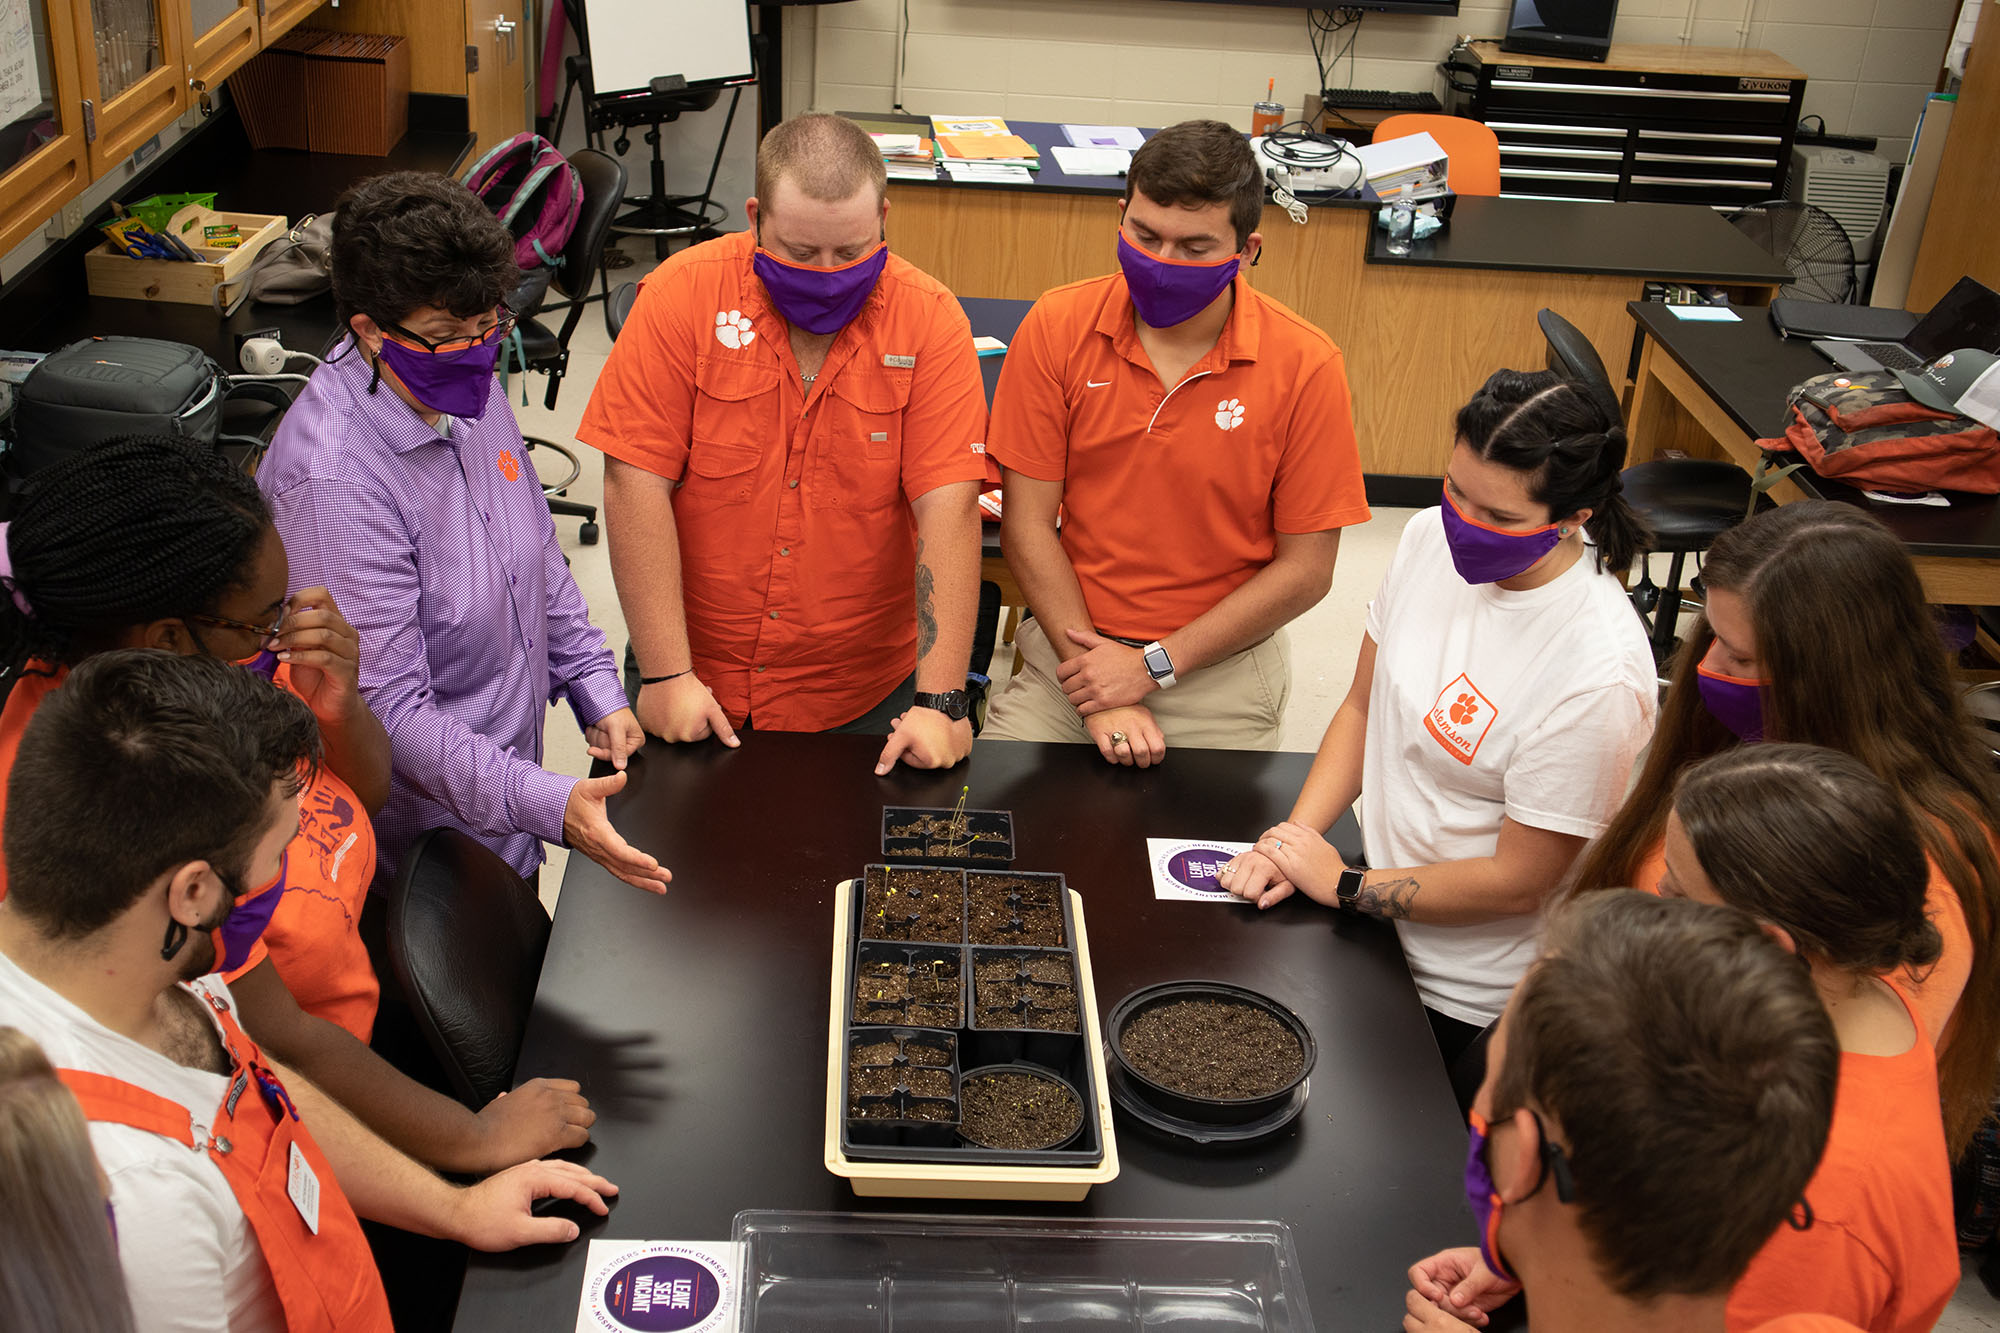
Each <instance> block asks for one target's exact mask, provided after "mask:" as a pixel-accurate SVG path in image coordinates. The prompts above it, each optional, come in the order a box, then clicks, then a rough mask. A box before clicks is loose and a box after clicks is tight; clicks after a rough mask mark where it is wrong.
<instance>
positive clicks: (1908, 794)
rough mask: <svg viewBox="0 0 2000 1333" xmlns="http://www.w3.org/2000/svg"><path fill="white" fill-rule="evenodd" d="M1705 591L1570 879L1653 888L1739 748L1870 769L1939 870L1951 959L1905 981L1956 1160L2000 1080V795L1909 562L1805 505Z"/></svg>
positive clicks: (1937, 909) (1708, 568)
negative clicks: (1720, 763) (1614, 805)
mask: <svg viewBox="0 0 2000 1333" xmlns="http://www.w3.org/2000/svg"><path fill="white" fill-rule="evenodd" d="M1702 582H1703V585H1704V586H1705V587H1706V589H1707V593H1706V597H1705V601H1706V603H1707V606H1706V610H1705V611H1704V612H1703V613H1702V614H1701V615H1699V616H1697V617H1696V619H1695V622H1694V625H1693V627H1692V628H1691V629H1690V630H1689V631H1688V633H1687V636H1686V637H1685V639H1684V640H1683V641H1682V645H1681V649H1680V652H1679V654H1678V655H1677V656H1676V658H1675V663H1674V673H1673V684H1672V686H1671V687H1670V688H1669V689H1668V691H1667V697H1666V701H1665V703H1663V704H1662V705H1661V708H1660V721H1659V727H1658V730H1657V731H1656V732H1655V733H1654V736H1653V744H1652V747H1651V749H1649V750H1648V751H1647V754H1646V762H1645V765H1644V767H1643V768H1641V770H1640V772H1639V776H1638V778H1637V780H1636V781H1635V783H1634V784H1633V787H1632V790H1631V792H1630V793H1629V794H1628V796H1627V797H1626V800H1625V803H1624V805H1623V806H1622V807H1621V808H1620V810H1619V811H1618V813H1617V815H1615V816H1614V817H1613V818H1612V821H1611V824H1610V826H1609V827H1608V828H1606V829H1605V831H1604V833H1603V834H1602V835H1601V836H1600V837H1599V838H1598V839H1597V840H1596V841H1595V842H1594V843H1592V844H1591V845H1590V846H1589V847H1587V848H1585V849H1584V852H1583V855H1582V856H1580V857H1579V858H1578V859H1577V868H1576V871H1575V875H1574V878H1573V880H1572V882H1573V883H1574V884H1575V885H1576V886H1577V887H1579V888H1583V889H1596V888H1607V887H1612V886H1618V885H1636V886H1637V887H1639V888H1642V889H1652V888H1654V887H1655V886H1656V885H1657V883H1658V881H1659V878H1660V849H1661V844H1662V841H1663V839H1664V837H1665V834H1666V821H1667V809H1668V806H1669V804H1670V797H1671V794H1672V792H1673V787H1674V781H1675V779H1676V778H1677V777H1678V776H1679V774H1680V772H1681V771H1682V770H1683V769H1685V768H1687V767H1688V766H1689V765H1690V764H1693V763H1695V762H1697V761H1698V760H1701V759H1703V758H1705V757H1707V756H1709V755H1713V754H1719V753H1721V752H1722V751H1724V750H1726V749H1729V748H1731V747H1732V746H1735V745H1737V744H1738V743H1739V742H1743V741H1754V740H1774V741H1797V742H1801V743H1804V744H1809V745H1824V746H1826V747H1828V748H1829V749H1834V750H1839V751H1842V752H1843V753H1846V754H1850V755H1853V756H1854V757H1855V758H1856V759H1859V760H1860V761H1861V762H1862V763H1863V764H1865V765H1866V766H1867V767H1868V769H1869V771H1870V772H1872V773H1874V774H1875V776H1876V777H1878V778H1880V779H1882V781H1883V782H1885V783H1887V784H1888V786H1889V788H1890V789H1891V790H1892V791H1895V792H1897V793H1899V794H1900V795H1901V796H1902V798H1903V800H1904V801H1905V803H1906V804H1907V805H1908V807H1909V809H1910V810H1911V811H1912V813H1913V814H1915V815H1916V816H1918V819H1917V827H1918V830H1919V831H1920V832H1921V833H1922V835H1923V841H1924V849H1925V851H1926V853H1928V855H1929V857H1930V863H1931V883H1930V916H1931V921H1932V923H1933V924H1934V925H1935V926H1936V927H1937V929H1938V933H1939V934H1940V935H1941V936H1942V937H1943V939H1944V953H1943V955H1942V956H1941V957H1940V958H1939V959H1938V961H1937V963H1936V965H1935V966H1932V967H1930V968H1927V969H1922V970H1920V971H1918V972H1911V973H1905V974H1904V975H1903V976H1902V977H1901V978H1899V979H1898V984H1899V985H1901V986H1903V988H1904V989H1905V991H1906V992H1907V993H1908V994H1909V996H1910V999H1911V1001H1912V1003H1913V1004H1914V1005H1915V1007H1916V1010H1917V1014H1918V1016H1919V1017H1920V1018H1921V1019H1922V1020H1923V1023H1924V1027H1925V1030H1926V1033H1927V1035H1928V1036H1929V1038H1930V1040H1931V1042H1932V1044H1933V1045H1934V1046H1935V1047H1936V1048H1937V1050H1938V1052H1939V1058H1938V1068H1939V1075H1940V1082H1941V1083H1942V1085H1943V1094H1944V1107H1945V1112H1944V1120H1945V1135H1946V1139H1947V1141H1948V1142H1949V1144H1950V1145H1951V1151H1952V1153H1953V1155H1954V1156H1956V1155H1957V1154H1958V1153H1960V1152H1962V1151H1964V1149H1965V1147H1966V1145H1967V1144H1968V1143H1970V1142H1971V1139H1972V1133H1973V1131H1974V1130H1975V1129H1976V1128H1977V1127H1978V1125H1979V1122H1980V1121H1981V1120H1982V1119H1983V1118H1984V1117H1985V1116H1986V1115H1987V1113H1988V1112H1989V1111H1990V1110H1991V1108H1992V1099H1993V1087H1994V1078H1995V1074H1996V1071H2000V935H1996V931H2000V861H1997V860H1996V858H1995V853H1994V847H1993V842H1992V837H1993V834H1994V833H1995V832H1996V831H2000V793H1996V787H1995V782H1994V775H1993V763H1992V759H1991V757H1990V756H1989V755H1988V753H1987V749H1986V745H1985V742H1984V741H1983V740H1981V739H1979V737H1978V736H1977V735H1976V734H1975V733H1974V730H1973V727H1972V725H1971V723H1970V721H1969V720H1968V719H1967V717H1966V713H1965V708H1964V705H1963V704H1962V703H1961V702H1960V701H1959V694H1958V690H1957V688H1956V686H1955V685H1954V684H1953V683H1952V679H1951V675H1950V670H1949V667H1948V664H1947V661H1946V657H1945V649H1944V644H1943V642H1942V641H1941V639H1940V637H1939V635H1938V632H1937V625H1936V621H1935V620H1934V619H1933V618H1932V615H1931V609H1930V607H1929V606H1928V605H1927V604H1926V603H1925V601H1924V591H1923V586H1922V584H1920V583H1919V582H1918V580H1917V572H1916V569H1915V567H1914V566H1913V565H1912V564H1911V563H1910V557H1909V553H1908V552H1907V551H1905V550H1904V549H1903V544H1902V543H1901V542H1900V541H1898V540H1897V539H1896V538H1895V537H1894V536H1892V535H1891V534H1890V533H1889V531H1888V530H1887V529H1886V528H1884V527H1883V526H1882V525H1881V524H1880V523H1879V522H1877V521H1876V520H1875V519H1873V518H1871V517H1870V516H1868V515H1867V514H1866V513H1864V512H1862V511H1861V510H1860V509H1857V508H1856V507H1854V506H1853V505H1847V504H1838V503H1834V502H1831V501H1801V502H1798V503H1795V504H1788V505H1780V506H1779V507H1778V508H1776V509H1773V510H1770V511H1768V512H1766V513H1762V514H1758V515H1756V516H1755V517H1753V518H1751V519H1749V520H1748V521H1746V522H1744V523H1742V524H1739V525H1738V526H1736V527H1734V528H1731V529H1730V530H1729V531H1728V532H1725V533H1723V534H1722V535H1721V536H1720V537H1718V538H1716V540H1715V544H1714V545H1713V546H1711V547H1710V548H1709V552H1708V555H1707V557H1706V559H1705V560H1704V561H1703V567H1702ZM1947 1023H1948V1024H1949V1026H1947Z"/></svg>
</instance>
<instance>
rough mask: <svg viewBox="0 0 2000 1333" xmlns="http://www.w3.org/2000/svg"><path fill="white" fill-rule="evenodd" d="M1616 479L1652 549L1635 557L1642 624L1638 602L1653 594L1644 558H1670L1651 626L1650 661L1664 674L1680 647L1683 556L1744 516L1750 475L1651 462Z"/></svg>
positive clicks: (1703, 462) (1711, 464)
mask: <svg viewBox="0 0 2000 1333" xmlns="http://www.w3.org/2000/svg"><path fill="white" fill-rule="evenodd" d="M1620 476H1621V477H1622V478H1623V479H1624V482H1625V499H1626V500H1627V501H1628V502H1630V504H1631V505H1632V507H1633V508H1634V509H1636V510H1638V511H1639V515H1640V517H1642V518H1644V519H1645V520H1646V524H1647V526H1649V527H1650V528H1652V530H1653V548H1652V550H1651V551H1648V552H1645V553H1644V554H1642V555H1641V556H1640V571H1641V572H1640V576H1639V577H1640V581H1639V586H1638V587H1637V588H1634V589H1633V591H1632V604H1633V605H1634V606H1635V607H1637V608H1638V610H1639V617H1640V619H1642V620H1644V619H1646V607H1645V606H1644V605H1643V602H1644V600H1646V595H1647V594H1649V593H1650V592H1652V591H1653V582H1652V578H1651V576H1650V574H1648V573H1647V572H1646V569H1645V558H1646V556H1647V555H1651V554H1653V553H1654V552H1662V551H1664V552H1670V553H1671V554H1672V555H1673V562H1672V563H1671V564H1670V565H1669V566H1668V568H1667V585H1666V587H1665V588H1662V589H1659V590H1658V591H1659V603H1658V605H1657V606H1655V607H1654V608H1653V614H1652V618H1651V622H1650V624H1651V629H1652V640H1653V661H1654V663H1655V665H1657V666H1659V667H1660V668H1661V669H1662V670H1664V669H1665V667H1666V664H1667V659H1668V658H1670V657H1672V656H1673V653H1674V648H1675V646H1676V644H1677V643H1678V642H1679V640H1678V639H1677V637H1676V636H1675V633H1674V630H1675V626H1676V622H1677V621H1678V620H1679V619H1680V613H1681V600H1682V599H1681V571H1682V568H1683V566H1684V565H1685V564H1686V562H1687V557H1688V554H1689V552H1700V551H1705V550H1707V549H1708V548H1709V546H1710V544H1711V543H1713V542H1714V541H1715V539H1716V538H1717V537H1719V536H1721V535H1722V534H1723V533H1725V532H1727V531H1729V529H1731V528H1733V527H1735V526H1736V525H1737V524H1738V523H1741V522H1742V521H1743V520H1744V518H1745V517H1746V516H1747V515H1748V514H1749V512H1750V497H1751V494H1752V492H1751V486H1750V474H1749V473H1748V472H1745V471H1744V470H1743V469H1742V468H1740V467H1738V466H1736V464H1734V463H1723V462H1716V461H1713V460H1710V459H1706V458H1655V459H1653V460H1651V461H1650V462H1645V463H1635V464H1633V465H1632V466H1631V467H1628V468H1626V469H1625V471H1624V472H1623V473H1621V474H1620Z"/></svg>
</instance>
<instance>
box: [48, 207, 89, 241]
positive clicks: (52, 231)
mask: <svg viewBox="0 0 2000 1333" xmlns="http://www.w3.org/2000/svg"><path fill="white" fill-rule="evenodd" d="M84 213H85V205H84V202H83V200H81V199H72V200H70V201H69V202H68V203H66V204H64V205H63V206H62V210H61V211H60V212H58V213H57V214H56V215H55V216H54V217H52V218H50V219H49V224H48V226H46V227H44V228H43V229H42V234H43V235H44V236H46V237H48V238H49V239H50V240H52V241H65V240H68V239H69V238H70V237H72V236H74V235H76V233H77V232H78V231H80V230H82V229H83V218H84Z"/></svg>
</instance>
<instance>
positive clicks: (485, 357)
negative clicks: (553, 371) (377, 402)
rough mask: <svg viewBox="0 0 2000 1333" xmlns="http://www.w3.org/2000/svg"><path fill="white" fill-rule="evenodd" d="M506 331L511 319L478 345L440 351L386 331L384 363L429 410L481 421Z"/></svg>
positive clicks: (383, 341) (451, 346)
mask: <svg viewBox="0 0 2000 1333" xmlns="http://www.w3.org/2000/svg"><path fill="white" fill-rule="evenodd" d="M506 327H507V321H505V320H502V321H501V322H500V323H498V324H496V325H494V326H493V329H492V331H491V332H489V333H488V334H487V335H486V336H485V337H483V338H481V339H479V341H477V342H470V343H454V344H448V345H447V346H446V347H445V349H444V350H442V351H436V352H433V351H429V350H427V349H426V348H422V347H417V346H415V345H413V344H411V343H406V342H401V341H399V340H398V339H397V337H396V335H395V334H393V333H384V334H383V335H382V350H381V352H380V353H378V355H379V356H380V357H381V364H383V365H385V366H387V367H388V368H389V369H391V370H393V371H395V372H396V378H397V379H399V380H401V381H402V382H403V387H404V388H405V389H408V390H409V391H410V395H411V396H412V397H413V398H415V399H416V400H417V401H418V402H420V403H422V404H423V405H424V406H425V407H428V408H429V409H430V410H431V411H433V412H443V413H444V414H445V415H447V416H454V417H460V418H462V419H464V420H466V421H477V420H479V418H480V416H481V415H482V414H483V413H484V412H485V411H486V402H487V399H488V398H489V397H490V396H491V394H492V392H493V367H494V365H495V364H496V363H498V361H499V360H500V344H501V342H502V340H503V339H504V338H505V336H506V335H505V333H504V332H503V330H504V329H505V328H506Z"/></svg>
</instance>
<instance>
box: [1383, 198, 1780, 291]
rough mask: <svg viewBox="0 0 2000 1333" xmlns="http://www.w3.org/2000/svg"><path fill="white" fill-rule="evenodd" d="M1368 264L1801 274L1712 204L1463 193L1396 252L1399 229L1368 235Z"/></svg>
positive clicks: (1692, 276) (1762, 278)
mask: <svg viewBox="0 0 2000 1333" xmlns="http://www.w3.org/2000/svg"><path fill="white" fill-rule="evenodd" d="M1368 262H1369V263H1371V264H1392V265H1393V264H1406V265H1409V266H1411V267H1415V268H1475V269H1502V270H1509V269H1512V270H1526V271H1532V272H1543V273H1546V272H1558V273H1613V274H1621V275H1625V276H1629V277H1639V278H1665V277H1671V278H1673V279H1675V280H1676V281H1679V282H1705V283H1723V284H1732V285H1743V286H1750V287H1776V286H1781V285H1783V284H1784V283H1787V282H1790V281H1791V274H1790V273H1789V272H1787V271H1786V269H1785V266H1784V265H1783V264H1782V263H1780V262H1778V261H1777V260H1776V259H1774V258H1772V257H1771V252H1770V251H1768V250H1766V249H1765V248H1764V247H1762V246H1760V245H1758V244H1757V243H1756V242H1754V241H1752V240H1751V239H1750V238H1749V237H1747V236H1745V235H1744V234H1743V233H1742V232H1740V231H1738V230H1736V228H1734V227H1732V226H1730V225H1729V223H1728V222H1727V221H1725V220H1724V219H1723V218H1722V216H1721V215H1720V214H1718V213H1717V212H1715V210H1713V209H1710V208H1702V207H1699V206H1691V205H1688V204H1642V203H1604V202H1601V201H1597V200H1588V199H1576V200H1562V199H1507V198H1501V197H1498V196H1495V197H1491V198H1488V197H1483V196H1480V195H1460V196H1459V197H1458V199H1457V201H1456V202H1455V203H1454V204H1453V206H1452V213H1451V219H1450V221H1449V223H1448V224H1447V225H1446V226H1445V228H1444V229H1443V230H1442V231H1439V232H1437V233H1436V234H1434V235H1432V236H1430V237H1427V238H1426V239H1424V240H1421V241H1414V242H1412V243H1411V245H1410V253H1409V254H1407V255H1392V254H1390V253H1389V234H1388V233H1387V232H1386V231H1383V230H1382V229H1381V228H1379V227H1377V228H1371V229H1370V231H1369V233H1368Z"/></svg>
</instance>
